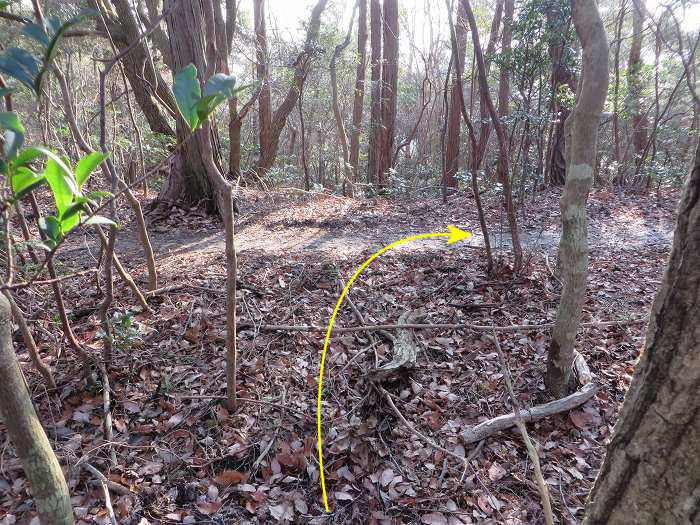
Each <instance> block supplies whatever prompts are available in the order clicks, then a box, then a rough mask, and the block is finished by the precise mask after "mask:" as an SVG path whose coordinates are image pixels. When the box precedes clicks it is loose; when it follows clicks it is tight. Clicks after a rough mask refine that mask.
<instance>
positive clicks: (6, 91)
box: [0, 88, 17, 97]
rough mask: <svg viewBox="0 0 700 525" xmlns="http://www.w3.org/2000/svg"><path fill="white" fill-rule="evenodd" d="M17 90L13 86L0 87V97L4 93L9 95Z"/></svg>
mask: <svg viewBox="0 0 700 525" xmlns="http://www.w3.org/2000/svg"><path fill="white" fill-rule="evenodd" d="M15 91H17V90H16V89H15V88H0V97H4V96H5V95H11V94H12V93H14V92H15Z"/></svg>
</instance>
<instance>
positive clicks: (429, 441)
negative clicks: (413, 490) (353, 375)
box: [374, 384, 479, 477]
mask: <svg viewBox="0 0 700 525" xmlns="http://www.w3.org/2000/svg"><path fill="white" fill-rule="evenodd" d="M374 386H375V387H376V388H377V390H379V393H380V394H382V397H384V399H385V400H386V402H387V404H388V405H389V407H390V408H391V410H392V411H393V412H394V414H395V415H396V417H398V418H399V420H400V421H401V422H402V423H403V424H404V425H406V428H408V430H410V431H411V433H412V434H414V435H416V436H418V437H419V438H421V439H422V440H423V441H425V442H426V443H427V444H428V445H430V446H431V447H433V448H434V449H436V450H439V451H440V452H442V453H443V454H447V455H448V456H452V457H453V458H455V459H456V460H457V461H459V462H460V463H462V465H464V468H465V470H466V468H467V466H468V465H469V461H468V460H467V458H465V457H463V456H460V455H459V454H455V453H454V452H451V451H449V450H447V449H446V448H445V447H443V446H441V445H438V444H437V443H435V441H433V440H432V439H430V438H429V437H428V436H426V435H425V434H423V433H421V432H420V431H418V430H416V429H415V428H414V427H413V426H412V425H411V424H410V423H409V422H408V421H407V420H406V418H405V417H404V416H403V414H402V413H401V411H400V410H399V409H398V408H396V405H395V404H394V401H393V400H392V399H391V394H389V392H387V391H386V390H385V389H384V387H382V386H379V385H376V384H375V385H374ZM477 448H479V447H477ZM475 450H476V449H475ZM463 477H464V476H463Z"/></svg>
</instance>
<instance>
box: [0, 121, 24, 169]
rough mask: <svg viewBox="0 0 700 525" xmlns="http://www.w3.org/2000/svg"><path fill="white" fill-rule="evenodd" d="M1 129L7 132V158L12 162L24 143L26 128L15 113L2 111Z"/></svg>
mask: <svg viewBox="0 0 700 525" xmlns="http://www.w3.org/2000/svg"><path fill="white" fill-rule="evenodd" d="M0 129H4V130H6V131H5V157H6V158H7V159H8V160H12V159H13V158H14V157H15V155H16V154H17V150H19V148H21V147H22V144H23V143H24V126H23V125H22V121H21V120H20V119H19V116H18V115H17V113H15V112H14V111H0Z"/></svg>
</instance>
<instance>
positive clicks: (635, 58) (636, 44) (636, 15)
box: [627, 0, 649, 162]
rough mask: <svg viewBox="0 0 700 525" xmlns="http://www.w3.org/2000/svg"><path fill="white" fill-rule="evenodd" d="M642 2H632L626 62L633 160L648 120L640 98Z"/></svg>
mask: <svg viewBox="0 0 700 525" xmlns="http://www.w3.org/2000/svg"><path fill="white" fill-rule="evenodd" d="M643 9H644V3H643V1H642V0H638V1H637V2H633V6H632V45H631V46H630V54H629V61H628V63H627V83H628V93H629V95H628V97H627V110H628V111H629V113H630V117H631V119H632V138H631V141H632V147H633V151H634V157H635V162H639V160H640V158H641V156H642V153H643V152H644V148H645V146H646V143H647V136H648V129H647V128H648V126H649V122H648V120H647V118H646V114H645V113H644V112H643V111H642V108H641V105H642V104H641V99H642V89H643V86H642V68H643V67H644V61H643V60H642V44H643V40H644V13H643Z"/></svg>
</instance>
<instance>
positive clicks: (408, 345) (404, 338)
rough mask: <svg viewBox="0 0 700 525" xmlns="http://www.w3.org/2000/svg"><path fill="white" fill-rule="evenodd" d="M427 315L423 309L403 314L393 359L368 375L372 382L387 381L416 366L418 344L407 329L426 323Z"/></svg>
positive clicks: (400, 319) (410, 330) (410, 329)
mask: <svg viewBox="0 0 700 525" xmlns="http://www.w3.org/2000/svg"><path fill="white" fill-rule="evenodd" d="M426 315H427V314H426V312H425V310H423V309H418V310H408V311H406V312H404V313H402V314H401V316H400V317H399V323H398V329H397V335H396V340H395V342H394V348H393V358H392V360H391V361H390V362H388V363H386V364H384V365H382V366H380V367H377V368H375V369H374V370H371V371H370V372H369V373H368V374H367V376H368V377H369V379H370V380H371V381H379V382H381V381H386V380H387V379H389V378H392V377H396V376H397V375H399V374H401V373H402V372H404V371H406V370H408V369H410V368H413V367H414V366H415V364H416V359H417V358H418V344H417V342H416V338H415V335H414V333H413V329H412V328H405V327H406V326H410V325H413V324H416V323H420V322H421V321H424V320H425V318H426Z"/></svg>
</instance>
